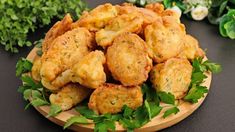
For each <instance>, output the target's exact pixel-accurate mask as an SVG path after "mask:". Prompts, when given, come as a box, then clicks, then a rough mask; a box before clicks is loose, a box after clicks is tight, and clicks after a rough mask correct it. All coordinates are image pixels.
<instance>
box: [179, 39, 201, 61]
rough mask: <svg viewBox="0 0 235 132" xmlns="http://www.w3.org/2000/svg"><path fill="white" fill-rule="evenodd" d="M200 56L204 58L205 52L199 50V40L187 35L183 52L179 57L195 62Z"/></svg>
mask: <svg viewBox="0 0 235 132" xmlns="http://www.w3.org/2000/svg"><path fill="white" fill-rule="evenodd" d="M199 56H200V57H203V56H204V52H203V51H202V50H201V49H200V48H199V43H198V41H197V39H195V38H194V37H193V36H191V35H186V36H185V38H184V43H183V51H182V52H181V53H180V54H179V57H181V58H187V59H189V60H193V59H195V58H196V57H199Z"/></svg>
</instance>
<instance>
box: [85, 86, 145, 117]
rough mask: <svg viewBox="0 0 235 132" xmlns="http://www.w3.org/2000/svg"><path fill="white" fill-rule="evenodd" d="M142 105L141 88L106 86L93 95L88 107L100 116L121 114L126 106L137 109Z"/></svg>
mask: <svg viewBox="0 0 235 132" xmlns="http://www.w3.org/2000/svg"><path fill="white" fill-rule="evenodd" d="M142 103H143V95H142V92H141V88H140V87H139V86H133V87H125V86H122V85H116V84H104V85H102V86H100V87H99V88H97V89H95V91H94V92H93V93H92V94H91V97H90V100H89V103H88V106H89V108H90V109H92V110H94V111H95V112H97V113H100V114H105V113H111V114H114V113H118V112H121V111H122V107H123V106H124V105H127V106H128V107H130V108H131V109H136V108H138V107H139V106H141V105H142Z"/></svg>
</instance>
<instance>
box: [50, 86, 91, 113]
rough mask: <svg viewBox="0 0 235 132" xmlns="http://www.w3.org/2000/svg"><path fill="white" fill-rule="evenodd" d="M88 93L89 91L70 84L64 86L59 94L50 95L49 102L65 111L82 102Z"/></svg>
mask: <svg viewBox="0 0 235 132" xmlns="http://www.w3.org/2000/svg"><path fill="white" fill-rule="evenodd" d="M90 93H91V90H90V89H88V88H85V87H83V86H81V85H79V84H73V83H71V84H68V85H66V86H64V87H63V88H62V89H61V90H60V91H59V92H57V93H55V94H54V93H53V94H51V95H50V97H49V100H50V102H51V104H56V105H59V106H60V107H61V109H62V110H63V111H65V110H69V109H71V108H72V107H73V106H75V105H77V104H78V103H80V102H82V101H83V100H84V99H85V98H87V97H88V96H89V95H90Z"/></svg>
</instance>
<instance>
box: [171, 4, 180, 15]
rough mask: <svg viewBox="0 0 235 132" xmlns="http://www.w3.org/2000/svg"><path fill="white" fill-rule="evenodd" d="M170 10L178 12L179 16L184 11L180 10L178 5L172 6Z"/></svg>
mask: <svg viewBox="0 0 235 132" xmlns="http://www.w3.org/2000/svg"><path fill="white" fill-rule="evenodd" d="M170 10H173V11H174V12H176V13H177V14H178V15H179V17H181V15H182V11H181V10H180V8H179V7H178V6H173V7H172V8H170Z"/></svg>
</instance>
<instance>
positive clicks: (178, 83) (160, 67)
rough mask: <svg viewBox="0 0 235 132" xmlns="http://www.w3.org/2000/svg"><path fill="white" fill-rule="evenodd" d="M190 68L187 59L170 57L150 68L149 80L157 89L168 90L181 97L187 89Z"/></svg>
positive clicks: (189, 80)
mask: <svg viewBox="0 0 235 132" xmlns="http://www.w3.org/2000/svg"><path fill="white" fill-rule="evenodd" d="M192 69H193V68H192V65H191V64H190V62H189V61H188V60H187V59H180V58H171V59H169V60H167V61H166V62H165V63H161V64H157V65H156V66H154V67H153V68H152V70H151V72H150V80H151V82H152V84H153V87H154V88H155V89H156V90H157V91H164V92H170V93H172V94H173V95H174V96H175V98H176V99H181V98H183V97H184V96H185V94H186V93H187V91H188V87H189V85H190V82H191V75H192Z"/></svg>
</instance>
